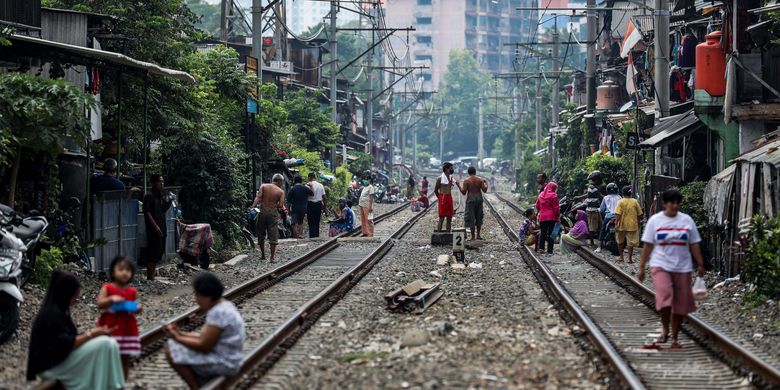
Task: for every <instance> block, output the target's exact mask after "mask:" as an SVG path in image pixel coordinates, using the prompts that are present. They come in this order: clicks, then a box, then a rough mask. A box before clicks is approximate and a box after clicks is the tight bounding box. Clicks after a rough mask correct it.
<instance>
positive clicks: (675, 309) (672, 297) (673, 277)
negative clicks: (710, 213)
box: [636, 190, 704, 348]
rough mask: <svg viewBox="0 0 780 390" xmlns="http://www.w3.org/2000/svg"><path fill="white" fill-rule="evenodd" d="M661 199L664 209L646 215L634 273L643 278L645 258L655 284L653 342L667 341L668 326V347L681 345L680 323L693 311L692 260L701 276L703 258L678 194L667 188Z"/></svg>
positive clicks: (694, 308)
mask: <svg viewBox="0 0 780 390" xmlns="http://www.w3.org/2000/svg"><path fill="white" fill-rule="evenodd" d="M661 200H662V201H663V207H664V211H662V212H659V213H657V214H655V215H653V216H652V217H650V219H649V220H648V221H647V226H645V231H644V233H643V234H642V242H644V243H645V245H644V248H643V249H642V255H641V256H640V258H639V270H638V271H637V274H636V276H637V279H639V281H644V280H645V265H646V264H647V261H648V258H649V260H650V274H651V276H652V279H653V285H655V308H656V310H658V311H659V312H660V313H661V326H662V329H661V336H660V337H659V338H658V339H657V340H656V342H657V343H666V342H667V341H668V336H669V326H670V325H671V331H672V346H671V347H672V348H682V347H681V346H680V344H679V342H678V341H677V334H678V333H679V331H680V325H681V324H682V321H683V319H684V318H685V317H686V316H687V315H688V313H691V312H693V311H695V310H696V304H695V303H694V299H693V291H692V288H691V272H692V271H693V267H692V265H693V261H692V260H695V261H696V274H697V275H698V276H699V277H703V276H704V257H703V256H702V253H701V247H700V243H701V236H700V235H699V230H698V229H696V223H695V222H694V221H693V219H692V218H691V217H690V216H689V215H687V214H684V213H681V212H680V211H679V210H680V205H681V204H682V201H683V196H682V194H681V193H680V192H679V191H677V190H667V191H664V192H663V194H662V195H661ZM691 255H693V256H691ZM691 257H693V259H691Z"/></svg>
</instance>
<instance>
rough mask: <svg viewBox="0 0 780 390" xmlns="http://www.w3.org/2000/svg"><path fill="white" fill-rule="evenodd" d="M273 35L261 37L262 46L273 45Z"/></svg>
mask: <svg viewBox="0 0 780 390" xmlns="http://www.w3.org/2000/svg"><path fill="white" fill-rule="evenodd" d="M273 45H274V37H263V46H273Z"/></svg>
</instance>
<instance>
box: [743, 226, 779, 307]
mask: <svg viewBox="0 0 780 390" xmlns="http://www.w3.org/2000/svg"><path fill="white" fill-rule="evenodd" d="M749 250H750V257H749V258H748V260H747V261H745V265H744V267H743V268H742V278H743V281H744V282H746V283H749V284H750V285H751V286H752V290H751V292H750V293H749V294H746V295H745V296H744V299H745V300H746V301H754V302H758V301H763V300H766V299H779V298H780V256H778V255H777V254H778V253H780V217H775V218H764V217H761V216H755V217H753V219H752V221H751V227H750V247H749Z"/></svg>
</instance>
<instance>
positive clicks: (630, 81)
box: [626, 53, 636, 96]
mask: <svg viewBox="0 0 780 390" xmlns="http://www.w3.org/2000/svg"><path fill="white" fill-rule="evenodd" d="M635 77H636V67H635V66H634V59H633V56H632V55H631V53H628V67H626V92H628V95H629V96H631V95H633V94H635V93H636V81H634V80H635Z"/></svg>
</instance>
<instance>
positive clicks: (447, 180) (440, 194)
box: [433, 162, 455, 232]
mask: <svg viewBox="0 0 780 390" xmlns="http://www.w3.org/2000/svg"><path fill="white" fill-rule="evenodd" d="M441 170H442V174H441V176H439V178H438V179H436V185H435V186H434V187H433V193H434V194H435V195H436V198H437V199H438V200H439V203H438V205H439V224H438V225H436V231H437V232H440V231H442V230H441V225H442V223H443V222H444V221H445V220H446V221H447V225H446V227H447V229H446V231H447V232H450V231H452V217H453V216H454V215H455V206H454V205H453V203H452V185H453V184H454V183H455V179H453V178H452V174H453V172H455V170H454V169H453V167H452V163H449V162H446V163H444V165H442V167H441Z"/></svg>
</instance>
